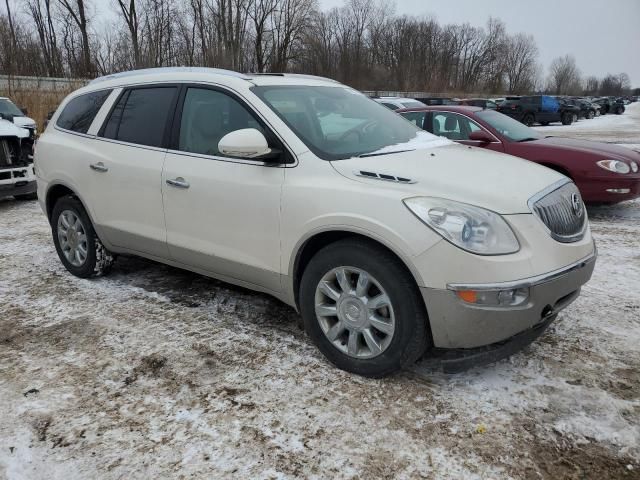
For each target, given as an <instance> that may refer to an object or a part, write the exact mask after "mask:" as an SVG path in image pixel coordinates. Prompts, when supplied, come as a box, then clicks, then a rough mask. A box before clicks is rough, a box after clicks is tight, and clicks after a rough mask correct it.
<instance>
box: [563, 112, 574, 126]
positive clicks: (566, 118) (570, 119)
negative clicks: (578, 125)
mask: <svg viewBox="0 0 640 480" xmlns="http://www.w3.org/2000/svg"><path fill="white" fill-rule="evenodd" d="M571 123H573V115H571V114H570V113H565V114H563V115H562V124H563V125H571Z"/></svg>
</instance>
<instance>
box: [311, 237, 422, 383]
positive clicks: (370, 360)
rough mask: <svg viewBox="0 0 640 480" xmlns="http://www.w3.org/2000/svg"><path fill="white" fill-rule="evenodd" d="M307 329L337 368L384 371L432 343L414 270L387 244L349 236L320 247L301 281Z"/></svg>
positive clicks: (416, 355) (408, 361) (369, 373)
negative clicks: (400, 259)
mask: <svg viewBox="0 0 640 480" xmlns="http://www.w3.org/2000/svg"><path fill="white" fill-rule="evenodd" d="M300 311H301V313H302V317H303V319H304V324H305V329H306V331H307V333H308V334H309V336H310V337H311V339H312V340H313V342H314V343H315V344H316V345H317V346H318V348H319V349H320V351H321V352H322V353H323V354H324V355H325V356H326V357H327V358H328V359H329V360H330V361H331V362H332V363H333V364H334V365H336V366H337V367H338V368H341V369H343V370H346V371H348V372H352V373H356V374H359V375H363V376H367V377H382V376H385V375H388V374H391V373H393V372H395V371H397V370H399V369H401V368H403V367H406V366H408V365H410V364H412V363H413V362H415V361H416V360H417V359H418V358H419V357H420V356H421V355H422V354H423V353H424V351H425V348H426V347H427V344H428V340H427V339H428V333H427V318H426V312H425V309H424V304H423V303H422V299H421V297H420V294H419V291H418V288H417V286H416V285H415V282H414V280H413V278H412V276H411V275H410V274H409V272H408V271H407V270H406V268H405V267H404V266H403V265H402V264H400V262H399V261H398V260H397V259H396V258H395V257H394V256H393V255H392V254H391V253H390V252H388V251H387V250H385V249H384V248H381V247H379V246H377V245H375V244H374V243H371V242H368V241H363V240H359V239H346V240H341V241H339V242H336V243H333V244H331V245H328V246H327V247H325V248H323V249H322V250H320V251H319V252H318V253H317V254H316V255H315V256H314V257H313V258H312V259H311V261H310V262H309V264H308V265H307V267H306V269H305V271H304V274H303V276H302V281H301V284H300Z"/></svg>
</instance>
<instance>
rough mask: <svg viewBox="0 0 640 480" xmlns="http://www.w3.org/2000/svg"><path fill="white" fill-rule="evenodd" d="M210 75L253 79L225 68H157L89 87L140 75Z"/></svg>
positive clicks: (107, 77) (110, 77) (112, 76)
mask: <svg viewBox="0 0 640 480" xmlns="http://www.w3.org/2000/svg"><path fill="white" fill-rule="evenodd" d="M177 72H185V73H210V74H215V75H227V76H229V77H236V78H242V79H244V80H250V79H251V77H249V76H248V75H245V74H244V73H238V72H234V71H233V70H225V69H223V68H208V67H157V68H142V69H140V70H128V71H126V72H118V73H112V74H110V75H105V76H103V77H98V78H96V79H94V80H91V82H89V85H91V84H95V83H99V82H105V81H107V80H115V79H118V78H127V77H133V76H138V75H153V74H158V73H177Z"/></svg>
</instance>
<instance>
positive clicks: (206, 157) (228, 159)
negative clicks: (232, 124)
mask: <svg viewBox="0 0 640 480" xmlns="http://www.w3.org/2000/svg"><path fill="white" fill-rule="evenodd" d="M167 153H171V154H172V155H180V156H183V157H194V158H202V159H203V160H213V161H218V162H229V163H240V164H243V165H253V166H255V167H269V168H291V167H292V166H294V164H293V163H288V164H287V163H275V162H265V161H264V160H260V159H255V160H252V159H248V158H233V157H222V156H219V155H207V154H204V153H196V152H185V151H183V150H172V149H168V150H167ZM296 165H297V163H296Z"/></svg>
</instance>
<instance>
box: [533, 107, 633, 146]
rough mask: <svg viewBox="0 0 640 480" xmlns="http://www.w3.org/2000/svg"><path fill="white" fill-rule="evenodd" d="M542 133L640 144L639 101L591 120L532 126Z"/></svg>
mask: <svg viewBox="0 0 640 480" xmlns="http://www.w3.org/2000/svg"><path fill="white" fill-rule="evenodd" d="M534 129H535V130H537V131H539V132H540V133H542V134H544V135H552V136H557V137H567V136H568V137H574V138H581V139H585V140H595V141H598V142H612V143H625V144H629V143H631V144H640V102H634V103H631V104H629V105H626V110H625V112H624V113H623V114H622V115H615V114H607V115H600V116H598V117H596V118H593V119H591V120H585V119H583V120H578V121H577V122H576V123H573V124H572V125H562V124H561V123H552V124H551V125H549V126H546V127H542V126H538V127H534Z"/></svg>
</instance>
